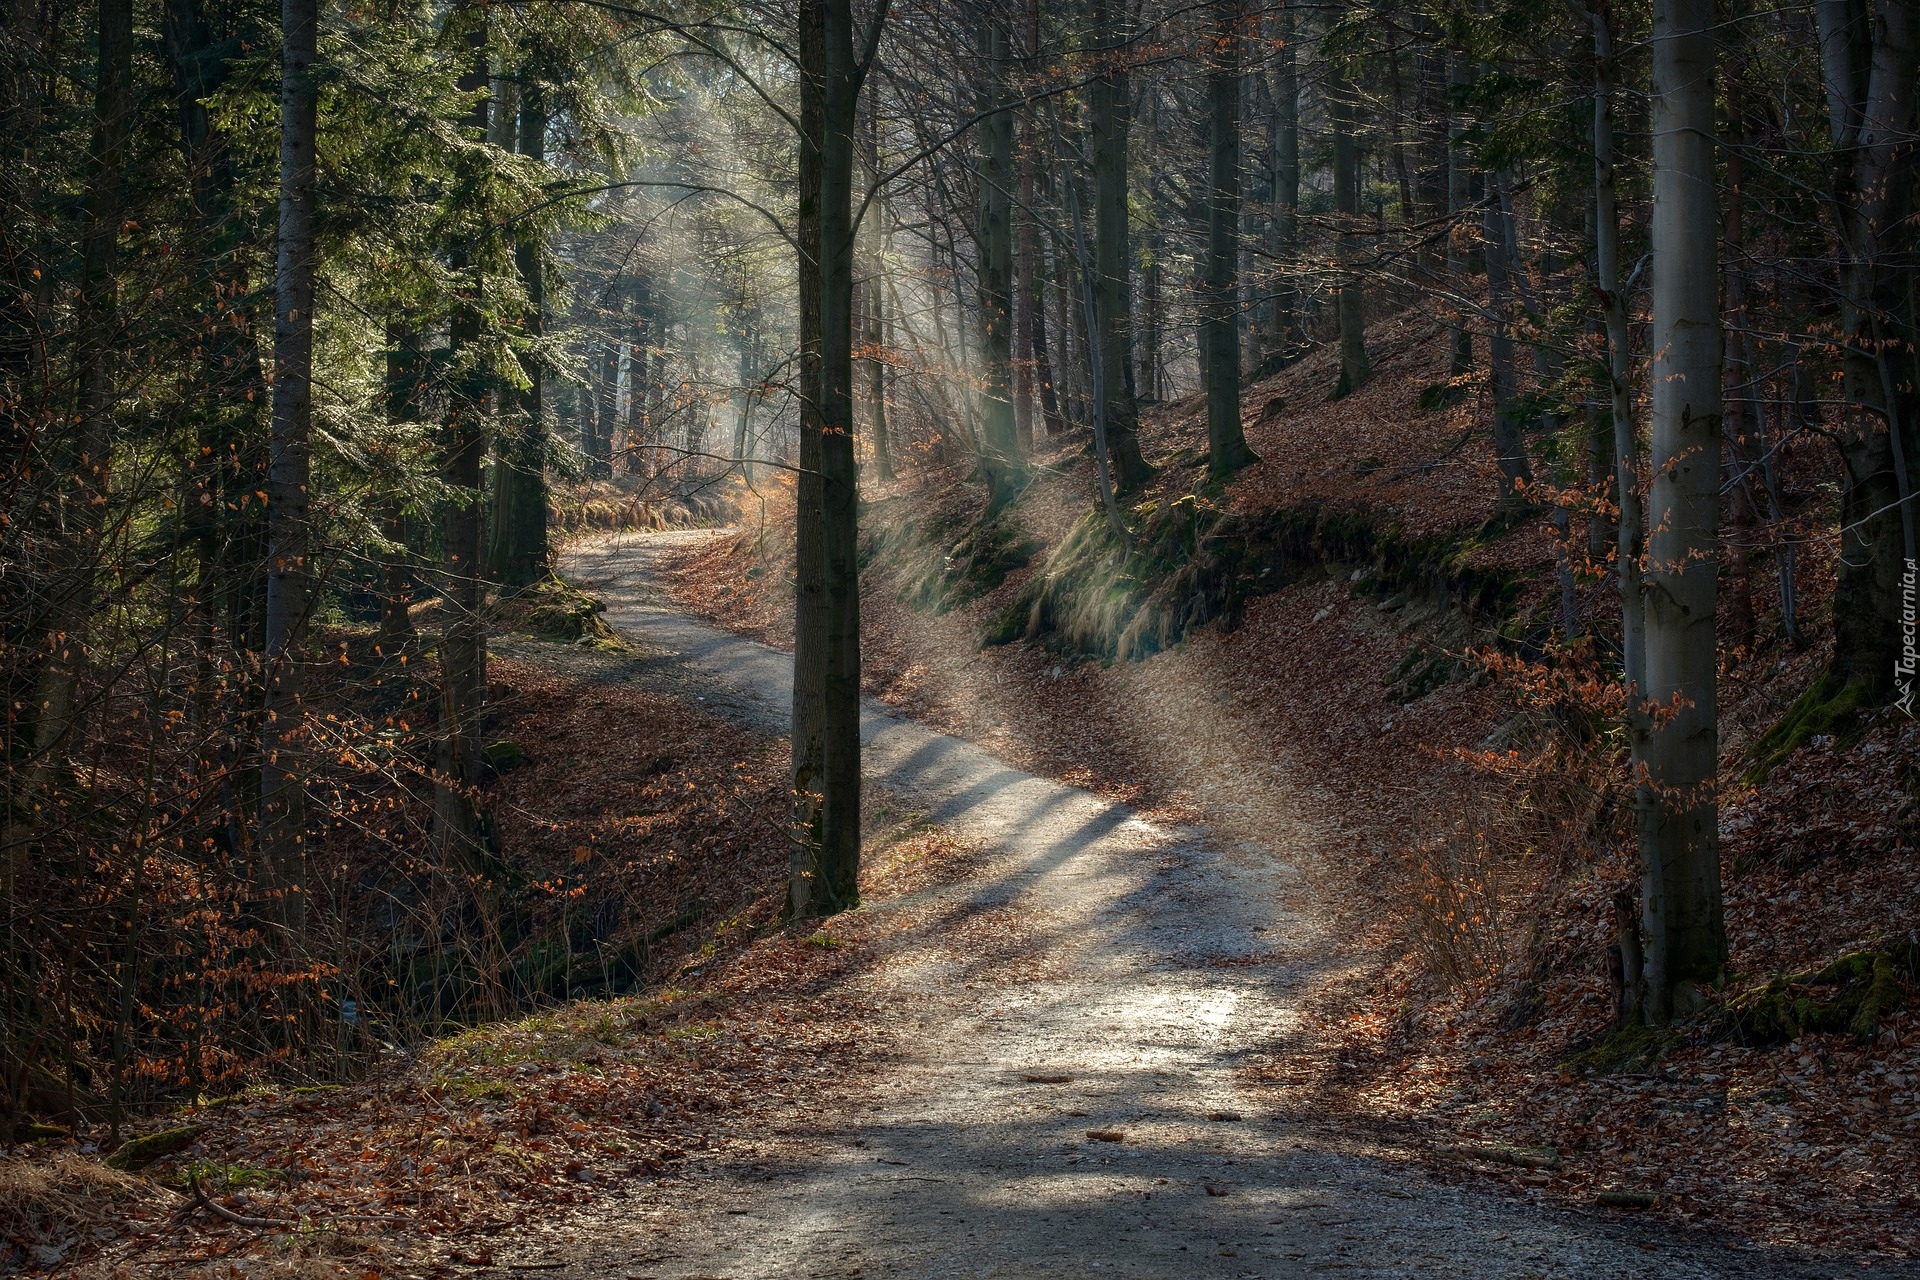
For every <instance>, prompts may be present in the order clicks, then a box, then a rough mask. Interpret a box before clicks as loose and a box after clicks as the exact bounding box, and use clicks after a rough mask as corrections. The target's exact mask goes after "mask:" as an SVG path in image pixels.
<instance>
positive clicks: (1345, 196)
mask: <svg viewBox="0 0 1920 1280" xmlns="http://www.w3.org/2000/svg"><path fill="white" fill-rule="evenodd" d="M1356 110H1357V103H1356V101H1355V96H1354V91H1353V86H1352V84H1351V83H1349V82H1348V80H1347V73H1346V69H1345V68H1344V67H1343V66H1342V65H1341V64H1340V60H1339V59H1338V58H1333V59H1329V60H1328V62H1327V128H1328V129H1329V130H1330V131H1331V132H1332V134H1333V210H1334V217H1335V218H1336V219H1337V220H1338V224H1339V225H1338V228H1337V230H1336V231H1335V233H1334V244H1335V256H1336V258H1337V259H1338V266H1339V270H1340V288H1339V308H1340V316H1339V319H1340V380H1339V381H1338V382H1337V383H1335V384H1334V388H1333V398H1334V399H1336V400H1337V399H1339V398H1340V397H1341V396H1346V395H1351V394H1353V393H1354V392H1355V391H1358V390H1359V389H1360V387H1361V386H1362V385H1363V384H1364V383H1365V382H1366V380H1367V379H1368V378H1369V377H1371V376H1372V375H1373V366H1372V365H1371V364H1369V363H1368V361H1367V315H1366V289H1365V285H1364V283H1363V282H1362V281H1361V279H1360V226H1361V223H1360V145H1359V142H1358V140H1357V139H1356V138H1355V136H1354V128H1355V123H1354V116H1355V113H1356Z"/></svg>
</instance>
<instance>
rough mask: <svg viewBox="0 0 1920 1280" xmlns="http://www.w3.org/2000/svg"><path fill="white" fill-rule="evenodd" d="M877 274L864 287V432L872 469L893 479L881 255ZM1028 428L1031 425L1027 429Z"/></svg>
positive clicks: (877, 263)
mask: <svg viewBox="0 0 1920 1280" xmlns="http://www.w3.org/2000/svg"><path fill="white" fill-rule="evenodd" d="M874 269H875V272H876V274H875V275H874V276H873V278H872V281H871V282H870V283H869V284H868V286H867V333H866V344H867V349H868V350H869V351H870V352H871V353H872V354H871V355H869V356H868V357H867V434H869V435H871V436H872V437H873V469H874V473H875V474H876V475H878V476H879V478H880V479H881V480H883V481H884V480H892V479H893V478H894V471H893V441H892V440H891V439H890V438H889V437H888V435H887V357H886V349H887V342H886V336H887V334H886V310H885V298H886V293H885V290H884V288H883V287H882V285H883V282H882V279H881V277H880V275H879V274H878V272H880V271H883V270H884V269H885V259H884V257H883V256H882V255H879V254H876V255H875V257H874ZM1029 430H1031V428H1029Z"/></svg>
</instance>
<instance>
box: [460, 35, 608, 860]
mask: <svg viewBox="0 0 1920 1280" xmlns="http://www.w3.org/2000/svg"><path fill="white" fill-rule="evenodd" d="M474 41H475V49H474V55H475V60H474V65H473V67H472V68H471V69H470V70H469V71H468V72H467V73H466V74H465V75H463V76H462V77H461V78H460V88H461V89H462V90H463V91H465V92H474V91H476V90H478V89H480V88H482V87H484V86H485V85H486V83H487V37H486V33H485V30H484V28H483V29H482V30H481V31H480V32H478V33H476V34H475V36H474ZM469 126H470V128H472V130H473V132H474V134H476V135H477V136H479V137H485V136H486V131H487V103H486V101H485V100H484V99H482V100H481V101H480V102H479V103H478V105H476V106H475V108H474V117H473V118H472V119H471V120H470V121H469ZM451 258H452V261H451V264H450V265H451V267H452V271H453V274H454V276H455V278H461V277H465V278H467V279H468V280H469V281H470V284H469V289H470V296H469V297H467V298H465V299H463V300H462V301H461V302H460V304H458V305H457V306H456V308H455V310H454V313H453V317H452V319H451V321H450V323H449V326H448V346H449V348H450V358H451V360H452V361H453V362H454V363H456V364H457V363H458V361H459V357H460V353H461V351H463V350H464V349H466V348H467V347H470V346H472V345H473V344H474V343H476V342H478V341H479V340H480V336H481V326H482V323H483V321H482V316H481V314H480V311H479V307H480V299H482V298H484V297H485V296H486V291H485V287H484V284H485V282H484V281H483V280H482V279H480V278H479V277H480V268H479V267H478V266H476V265H475V264H474V263H473V262H472V260H471V259H472V252H471V250H470V248H469V247H468V246H466V245H464V244H462V245H460V246H457V247H456V249H455V251H454V253H453V254H452V255H451ZM487 382H488V379H487V375H486V374H485V373H484V372H483V371H481V370H477V369H476V370H473V371H470V372H468V373H467V374H465V375H463V381H462V383H461V384H460V385H458V386H456V387H454V388H453V390H452V392H451V393H450V394H449V396H448V405H447V416H446V421H445V423H444V424H443V425H442V428H441V433H440V479H441V480H442V481H443V482H444V483H445V484H446V485H447V487H448V489H449V490H450V493H449V494H448V496H447V497H446V498H445V499H444V500H443V503H442V507H441V525H440V539H441V564H440V733H439V740H438V742H437V743H436V749H435V761H434V787H433V840H434V847H435V851H436V852H437V853H438V854H439V857H440V861H441V864H442V865H443V866H448V867H459V868H462V869H464V870H466V871H467V872H469V874H472V875H476V876H478V875H484V874H485V873H486V872H487V871H488V870H489V869H490V862H491V857H490V855H491V850H490V849H489V847H488V845H489V832H488V830H487V823H486V820H485V816H484V814H483V812H482V810H481V808H480V805H479V787H480V782H481V776H482V771H483V769H484V767H485V763H486V739H485V723H484V722H485V717H486V697H487V636H486V614H485V610H486V581H485V579H484V578H483V577H482V576H481V575H482V566H481V553H482V550H483V548H484V545H485V544H484V542H483V539H482V533H483V525H484V524H485V523H486V522H485V519H484V514H485V510H486V504H485V501H484V499H483V497H482V494H481V489H480V463H481V460H482V459H483V458H484V457H485V456H486V451H487V433H486V421H485V419H486V404H487V398H488V391H489V387H488V386H487ZM606 416H607V418H608V419H610V418H611V417H612V414H611V412H608V413H607V415H606Z"/></svg>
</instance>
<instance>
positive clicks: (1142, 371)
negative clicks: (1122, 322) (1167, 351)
mask: <svg viewBox="0 0 1920 1280" xmlns="http://www.w3.org/2000/svg"><path fill="white" fill-rule="evenodd" d="M1157 214H1158V211H1156V216H1155V218H1154V221H1152V222H1151V223H1149V224H1148V225H1147V230H1146V246H1145V248H1146V252H1145V253H1144V254H1143V255H1142V259H1143V260H1142V261H1141V263H1140V342H1139V351H1138V354H1139V362H1140V368H1139V371H1138V373H1137V374H1136V376H1135V377H1134V381H1133V386H1134V390H1135V392H1136V393H1137V394H1138V395H1139V396H1140V397H1141V398H1142V399H1144V400H1146V401H1148V402H1152V401H1156V400H1158V399H1160V348H1161V347H1162V346H1164V345H1165V342H1166V339H1165V336H1164V331H1165V329H1166V292H1167V291H1166V288H1165V283H1166V250H1167V241H1166V235H1165V233H1164V232H1162V231H1161V229H1160V223H1159V218H1158V216H1157Z"/></svg>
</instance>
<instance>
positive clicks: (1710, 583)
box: [1639, 0, 1727, 1022]
mask: <svg viewBox="0 0 1920 1280" xmlns="http://www.w3.org/2000/svg"><path fill="white" fill-rule="evenodd" d="M1713 29H1714V5H1713V0H1655V3H1654V7H1653V228H1652V232H1653V237H1652V238H1653V332H1652V338H1651V342H1652V348H1653V370H1652V379H1651V381H1652V403H1653V489H1652V494H1651V500H1650V502H1649V510H1648V526H1649V529H1650V534H1649V537H1648V546H1647V594H1646V599H1647V677H1646V697H1647V700H1648V702H1649V703H1650V704H1651V705H1653V706H1655V707H1658V708H1660V713H1659V715H1658V716H1657V717H1656V718H1655V720H1654V723H1653V724H1652V726H1651V727H1650V729H1649V732H1648V735H1647V746H1646V756H1645V765H1646V776H1647V781H1648V785H1649V789H1650V791H1651V793H1652V794H1651V799H1652V803H1649V804H1647V805H1645V806H1643V807H1642V808H1641V809H1640V813H1639V827H1640V857H1641V899H1640V902H1641V913H1642V927H1643V929H1644V930H1645V933H1646V976H1645V982H1646V999H1645V1008H1646V1011H1647V1014H1648V1015H1649V1017H1650V1018H1651V1019H1652V1020H1654V1021H1656V1022H1664V1021H1666V1020H1667V1019H1669V1018H1670V1017H1673V1016H1675V1015H1677V1014H1685V1013H1687V1012H1690V1011H1691V1010H1692V1009H1693V1008H1695V1007H1696V1006H1697V1005H1698V1003H1699V1001H1700V1000H1701V998H1702V994H1701V992H1702V989H1703V988H1705V987H1709V986H1712V985H1713V984H1715V983H1717V982H1718V981H1719V980H1720V978H1721V976H1722V974H1723V973H1724V971H1725V969H1726V961H1727V938H1726V925H1725V922H1724V920H1723V917H1722V908H1721V897H1720V838H1719V806H1718V803H1717V801H1716V800H1715V797H1714V770H1715V766H1716V764H1717V747H1718V741H1719V739H1718V733H1717V726H1716V719H1715V710H1716V705H1717V700H1716V687H1715V679H1716V674H1717V665H1716V654H1715V637H1714V594H1715V586H1716V583H1715V579H1716V577H1717V573H1718V567H1719V566H1718V556H1717V555H1716V554H1715V551H1716V546H1715V542H1716V526H1717V525H1718V523H1719V512H1720V466H1719V463H1720V366H1721V334H1720V289H1719V261H1720V254H1719V247H1720V246H1719V231H1720V227H1719V218H1718V217H1717V216H1716V212H1715V207H1714V206H1715V201H1716V193H1715V186H1714V184H1715V180H1716V174H1715V164H1714V160H1715V156H1714V111H1713V107H1714V76H1713V57H1714V50H1713V34H1712V33H1713Z"/></svg>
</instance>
